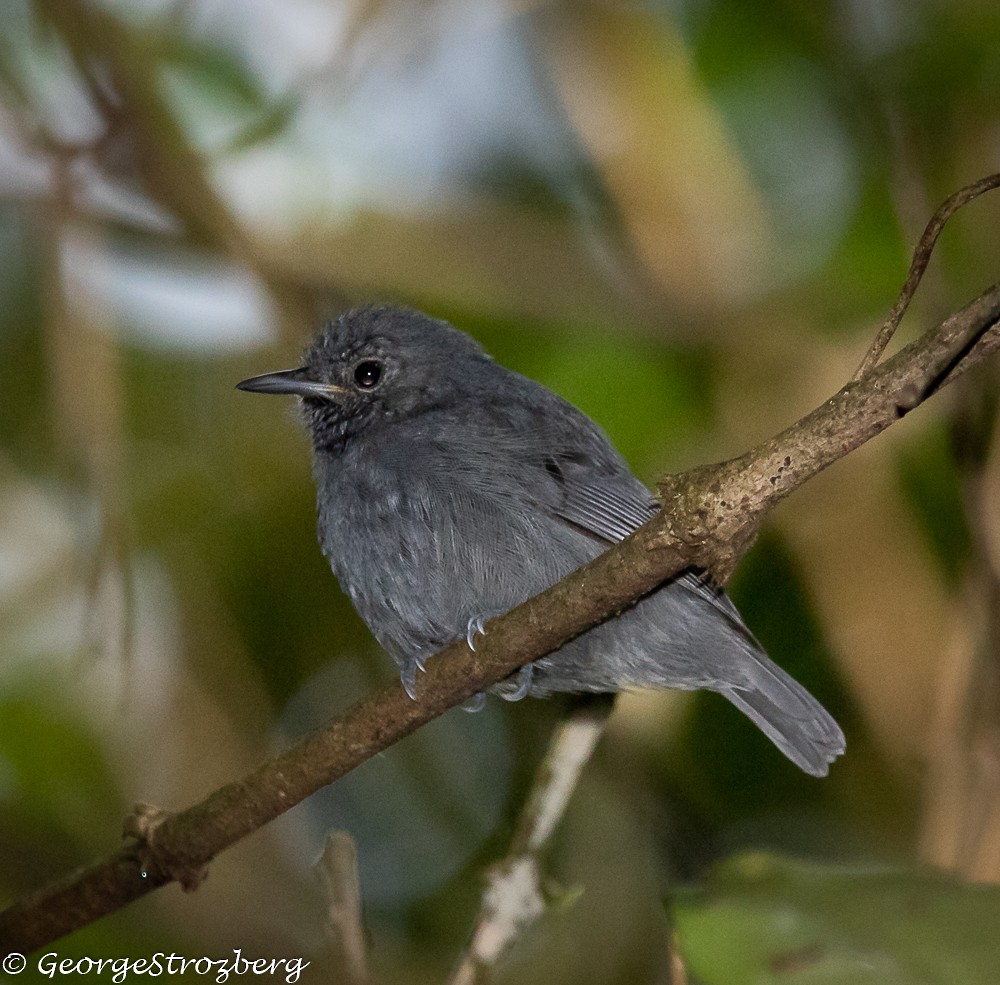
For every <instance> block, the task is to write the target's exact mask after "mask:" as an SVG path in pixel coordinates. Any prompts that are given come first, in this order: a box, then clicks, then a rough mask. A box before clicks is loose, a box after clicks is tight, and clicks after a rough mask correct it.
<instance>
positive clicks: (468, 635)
mask: <svg viewBox="0 0 1000 985" xmlns="http://www.w3.org/2000/svg"><path fill="white" fill-rule="evenodd" d="M485 623H486V617H485V616H473V617H472V618H471V619H470V620H469V625H468V626H467V627H466V630H465V642H466V643H468V644H469V649H470V650H471V651H472V652H473V653H475V652H476V643H475V640H476V635H477V634H478V635H480V636H485V635H486V629H485Z"/></svg>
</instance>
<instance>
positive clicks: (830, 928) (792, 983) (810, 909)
mask: <svg viewBox="0 0 1000 985" xmlns="http://www.w3.org/2000/svg"><path fill="white" fill-rule="evenodd" d="M671 912H672V915H673V921H674V926H675V930H676V933H677V940H678V944H679V948H680V953H681V955H682V957H683V959H684V961H685V963H686V965H687V968H688V970H689V972H690V973H691V974H692V975H693V976H694V977H696V978H697V980H698V981H699V982H702V983H703V985H716V983H719V985H740V983H755V985H756V983H759V985H767V983H775V985H777V983H781V985H805V983H808V985H844V983H850V985H868V983H871V985H875V983H878V985H995V983H996V981H997V980H998V975H1000V952H998V944H997V942H998V941H1000V887H996V886H981V885H968V884H965V883H961V882H959V881H957V880H954V879H950V878H948V877H946V876H944V875H940V874H937V873H933V872H926V871H916V870H905V869H887V868H875V867H872V868H869V869H865V868H857V867H850V868H849V867H845V866H827V865H816V864H810V863H806V862H800V861H794V860H790V859H784V858H779V857H776V856H769V855H744V856H741V857H737V858H733V859H730V860H728V861H726V862H724V863H722V864H721V865H719V866H718V867H717V868H716V869H715V870H714V871H713V873H712V875H711V876H710V879H709V882H708V884H707V885H706V886H705V887H703V888H701V889H697V890H691V891H684V892H680V893H678V894H677V895H676V897H675V898H674V900H673V901H672V903H671Z"/></svg>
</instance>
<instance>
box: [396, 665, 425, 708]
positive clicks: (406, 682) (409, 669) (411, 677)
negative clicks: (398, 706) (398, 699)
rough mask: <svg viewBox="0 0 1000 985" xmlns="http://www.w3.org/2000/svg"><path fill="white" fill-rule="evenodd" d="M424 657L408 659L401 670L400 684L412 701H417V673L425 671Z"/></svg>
mask: <svg viewBox="0 0 1000 985" xmlns="http://www.w3.org/2000/svg"><path fill="white" fill-rule="evenodd" d="M423 669H424V658H423V657H407V658H406V660H404V661H403V664H402V666H401V667H400V669H399V683H400V684H402V685H403V690H404V691H405V692H406V693H407V695H408V696H409V698H410V700H411V701H416V700H417V671H418V670H419V671H423Z"/></svg>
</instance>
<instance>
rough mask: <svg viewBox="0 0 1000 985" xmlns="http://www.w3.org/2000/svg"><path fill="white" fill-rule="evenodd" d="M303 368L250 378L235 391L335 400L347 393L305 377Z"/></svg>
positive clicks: (243, 381) (342, 389) (330, 384)
mask: <svg viewBox="0 0 1000 985" xmlns="http://www.w3.org/2000/svg"><path fill="white" fill-rule="evenodd" d="M306 372H307V371H306V369H305V367H300V368H299V369H283V370H282V371H281V372H279V373H264V374H263V375H262V376H251V377H250V379H248V380H241V381H240V382H239V383H237V384H236V389H237V390H249V391H250V392H251V393H291V394H294V395H295V396H297V397H323V398H325V399H327V400H336V399H337V397H338V396H340V395H341V394H344V393H347V391H346V390H345V389H344V388H343V387H340V386H334V385H333V384H332V383H321V382H320V381H319V380H311V379H309V377H308V376H306Z"/></svg>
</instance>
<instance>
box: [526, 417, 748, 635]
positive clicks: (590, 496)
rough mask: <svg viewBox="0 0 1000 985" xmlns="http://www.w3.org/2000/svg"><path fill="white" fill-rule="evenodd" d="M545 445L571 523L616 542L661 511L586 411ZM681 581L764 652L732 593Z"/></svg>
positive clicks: (686, 576) (553, 499)
mask: <svg viewBox="0 0 1000 985" xmlns="http://www.w3.org/2000/svg"><path fill="white" fill-rule="evenodd" d="M560 437H561V438H562V440H561V441H560V440H559V438H560ZM545 447H546V448H551V449H554V451H552V452H550V453H549V454H547V455H545V456H544V459H543V462H542V464H543V465H544V468H545V470H546V473H547V474H548V476H549V479H550V483H549V489H550V496H549V501H548V506H549V509H550V510H551V511H552V512H553V513H554V514H555V515H556V516H558V517H559V518H560V519H562V520H564V521H566V522H567V523H570V524H572V525H573V526H575V527H577V528H579V529H582V530H583V531H584V532H586V533H588V534H589V535H591V536H592V537H595V538H598V539H600V540H602V541H605V542H606V543H607V544H608V545H609V546H610V545H611V544H614V543H617V542H618V541H620V540H624V538H625V537H627V536H628V535H629V534H631V533H633V532H634V531H635V530H636V529H637V528H639V527H640V526H642V524H644V523H646V522H648V521H649V520H651V519H652V518H653V517H654V516H655V515H656V514H657V513H658V512H659V510H660V504H659V503H658V502H657V501H656V500H655V499H653V497H652V495H651V494H650V492H649V490H648V489H646V487H645V486H644V485H643V484H642V483H641V482H640V481H639V480H638V479H636V478H635V476H633V475H632V473H631V472H630V471H629V468H628V465H627V464H626V463H625V460H624V459H623V458H622V457H621V456H620V455H619V454H618V452H617V451H616V450H615V449H614V447H613V446H612V445H611V443H610V441H609V440H608V438H607V437H606V436H605V435H604V433H603V432H602V431H601V430H600V429H599V428H598V427H597V426H596V425H595V424H593V422H592V421H590V419H589V418H587V417H585V416H584V415H582V414H580V420H578V421H577V422H576V426H575V427H574V428H572V429H571V430H569V429H567V430H565V431H564V430H562V429H560V430H559V433H558V434H552V433H551V432H550V433H548V434H546V435H545ZM676 581H677V583H678V585H680V586H682V587H683V588H684V589H685V590H687V591H689V592H691V593H692V594H694V595H697V596H698V597H699V598H701V599H702V600H704V601H705V602H708V603H709V604H710V605H711V606H712V607H713V608H714V609H716V610H717V611H718V613H719V614H720V615H721V616H722V618H723V619H724V620H725V621H726V622H727V623H729V624H730V626H731V627H732V628H733V630H735V631H736V632H737V633H738V634H739V635H740V636H742V637H744V638H745V639H746V640H747V642H748V643H749V644H750V645H751V647H752V648H754V649H756V650H761V652H763V648H762V647H761V645H760V643H759V642H758V641H757V640H756V638H755V637H754V636H753V634H752V633H751V632H750V630H749V629H748V628H747V625H746V623H745V622H744V621H743V617H742V616H741V615H740V613H739V611H738V610H737V608H736V606H735V605H733V603H732V601H731V600H730V598H729V596H728V595H726V594H725V592H724V591H723V590H722V589H721V588H720V587H719V586H718V585H716V584H715V583H714V582H713V581H712V580H711V579H710V578H708V577H706V576H703V575H701V574H699V573H696V572H694V571H685V572H683V573H682V574H680V575H679V576H678V577H677V579H676Z"/></svg>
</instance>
